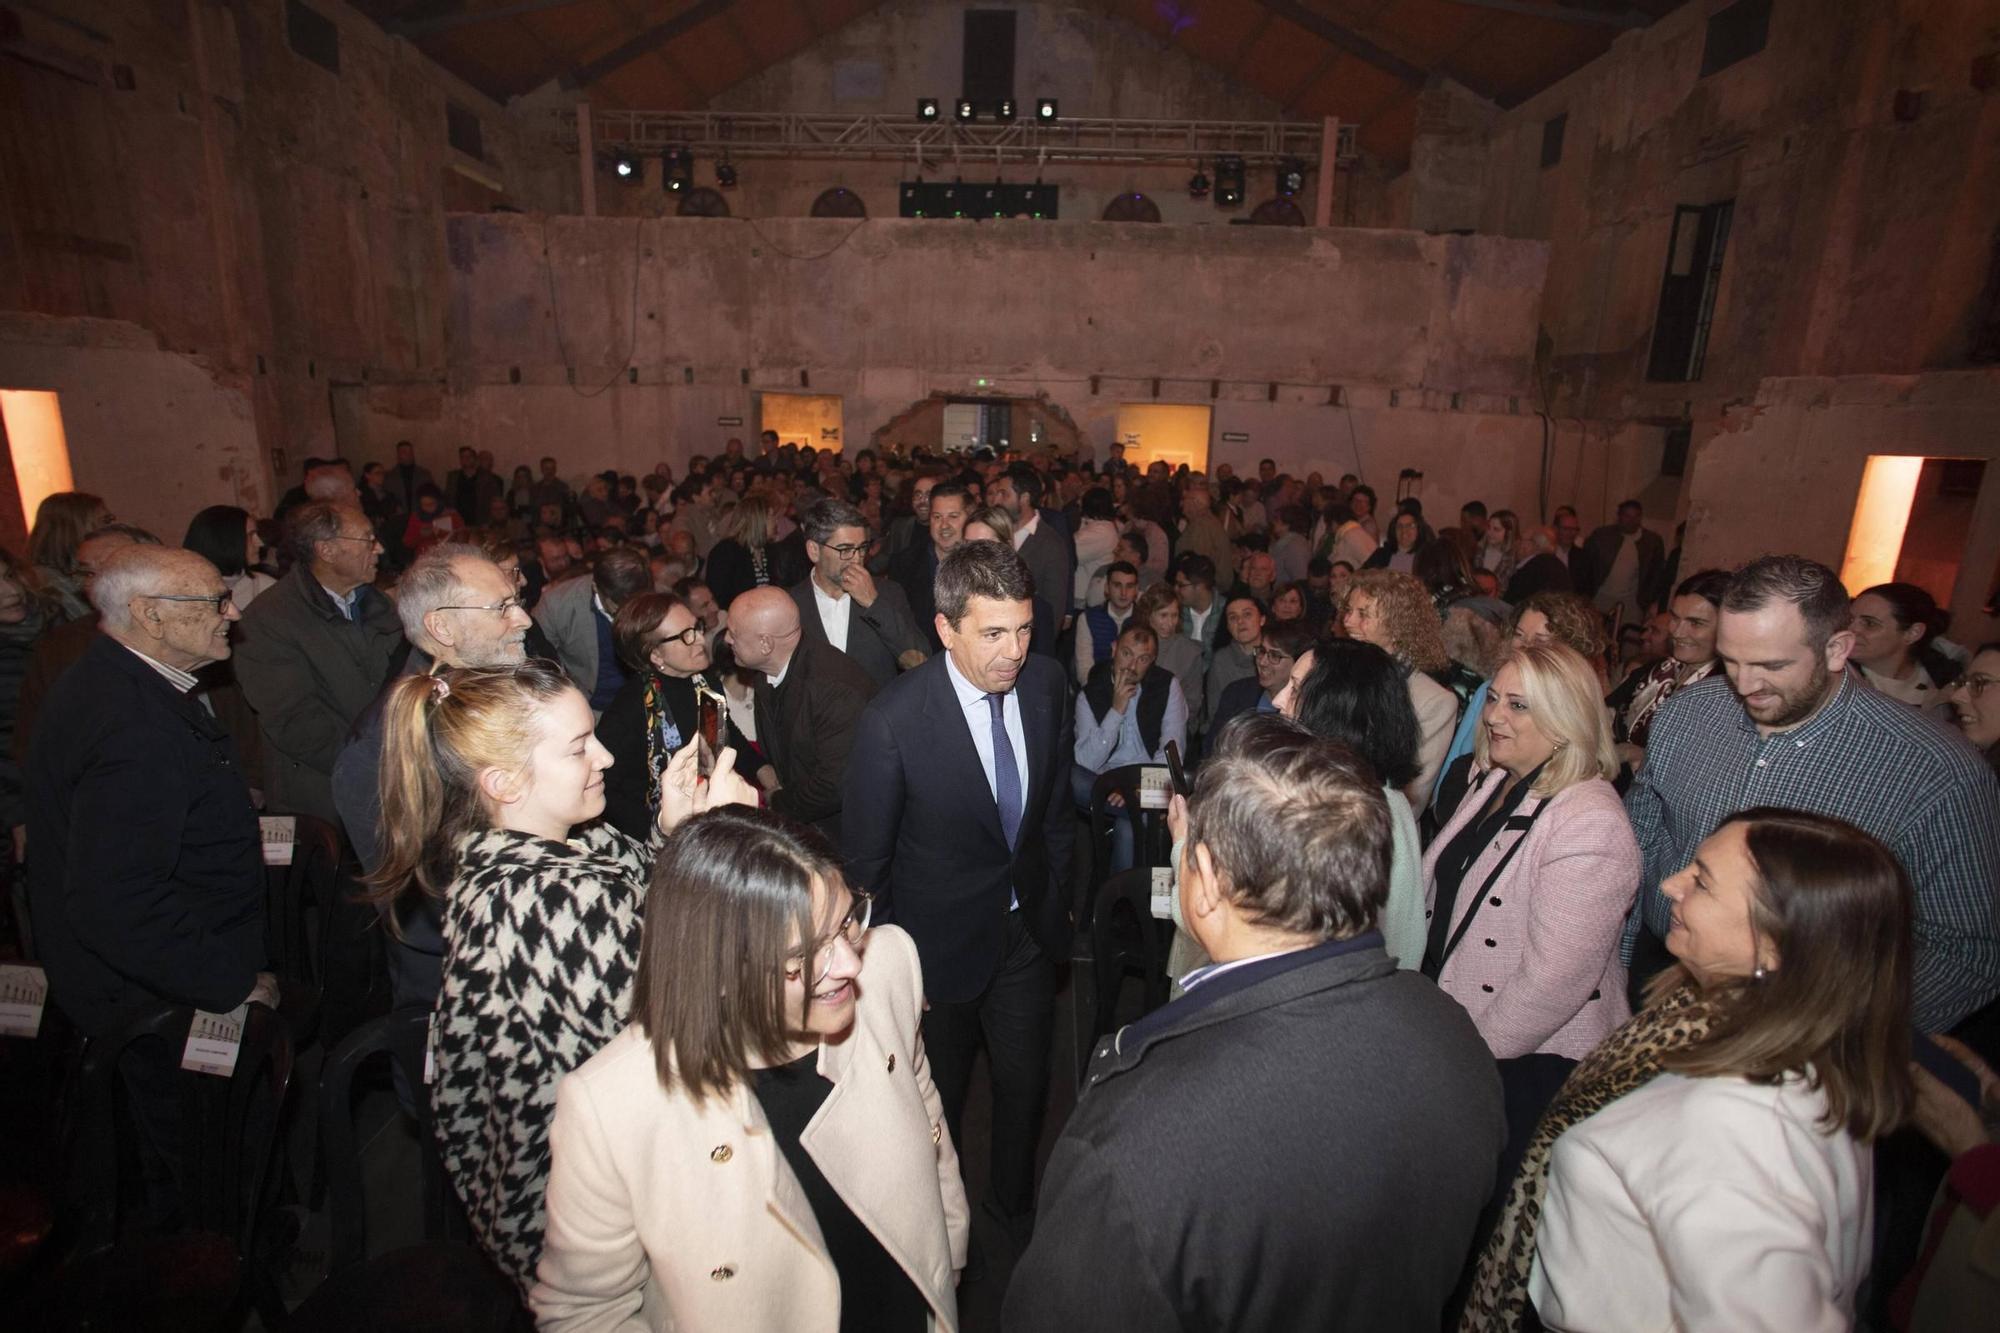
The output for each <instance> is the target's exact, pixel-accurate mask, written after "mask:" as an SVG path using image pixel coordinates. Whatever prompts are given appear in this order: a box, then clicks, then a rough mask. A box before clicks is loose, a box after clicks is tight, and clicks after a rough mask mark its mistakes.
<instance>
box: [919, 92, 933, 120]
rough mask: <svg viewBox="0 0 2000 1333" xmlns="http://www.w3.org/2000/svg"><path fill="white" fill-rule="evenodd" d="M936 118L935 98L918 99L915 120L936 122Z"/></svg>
mask: <svg viewBox="0 0 2000 1333" xmlns="http://www.w3.org/2000/svg"><path fill="white" fill-rule="evenodd" d="M937 118H938V100H937V98H935V97H919V98H918V99H917V119H918V120H936V119H937Z"/></svg>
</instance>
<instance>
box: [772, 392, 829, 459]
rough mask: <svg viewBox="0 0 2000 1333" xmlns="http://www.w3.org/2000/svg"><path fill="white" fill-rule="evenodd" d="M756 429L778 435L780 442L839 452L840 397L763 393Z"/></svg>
mask: <svg viewBox="0 0 2000 1333" xmlns="http://www.w3.org/2000/svg"><path fill="white" fill-rule="evenodd" d="M757 428H758V429H759V430H772V431H776V432H777V433H778V443H779V444H781V445H785V444H793V445H797V446H799V447H800V448H805V447H806V446H808V445H810V446H812V447H813V448H814V449H818V450H822V451H827V450H831V451H832V452H834V453H839V452H840V449H841V433H840V432H841V420H840V395H839V394H830V393H762V394H759V395H758V396H757Z"/></svg>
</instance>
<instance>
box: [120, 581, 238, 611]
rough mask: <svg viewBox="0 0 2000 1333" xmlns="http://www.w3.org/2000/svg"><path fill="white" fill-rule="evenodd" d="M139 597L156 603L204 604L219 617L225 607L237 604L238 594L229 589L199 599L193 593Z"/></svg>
mask: <svg viewBox="0 0 2000 1333" xmlns="http://www.w3.org/2000/svg"><path fill="white" fill-rule="evenodd" d="M139 595H140V596H141V597H146V598H150V599H151V600H153V601H155V602H203V603H206V604H207V606H208V607H209V609H210V610H212V611H213V612H214V613H215V614H216V615H218V616H219V615H222V614H223V608H224V607H228V606H234V605H235V604H236V594H235V593H233V592H231V591H229V589H227V588H224V589H223V590H222V591H221V592H219V593H217V594H215V596H213V597H197V596H196V595H195V594H193V593H191V592H142V593H140V594H139Z"/></svg>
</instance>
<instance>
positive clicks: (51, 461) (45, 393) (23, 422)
mask: <svg viewBox="0 0 2000 1333" xmlns="http://www.w3.org/2000/svg"><path fill="white" fill-rule="evenodd" d="M0 429H4V432H5V443H6V446H7V447H6V460H7V467H8V470H9V471H10V472H11V473H12V474H13V484H12V485H4V484H0V543H4V544H5V545H6V546H7V547H8V549H10V550H14V551H19V552H22V553H24V554H25V552H26V551H27V543H28V529H29V527H30V526H31V525H32V524H33V522H34V519H35V511H36V510H37V509H39V508H40V507H41V504H42V501H43V500H44V499H46V498H47V497H48V496H50V495H53V494H55V493H56V492H57V491H70V490H75V489H76V483H75V481H74V479H73V478H72V477H71V475H70V467H69V440H68V437H67V436H65V435H64V434H63V422H62V404H61V403H60V402H59V401H57V398H56V395H55V393H54V392H53V391H51V390H47V389H0ZM4 481H5V479H4V478H0V482H4Z"/></svg>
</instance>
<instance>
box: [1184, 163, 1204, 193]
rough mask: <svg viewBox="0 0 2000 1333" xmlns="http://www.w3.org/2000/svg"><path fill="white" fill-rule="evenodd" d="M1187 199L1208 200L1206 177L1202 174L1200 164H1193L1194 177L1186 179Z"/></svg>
mask: <svg viewBox="0 0 2000 1333" xmlns="http://www.w3.org/2000/svg"><path fill="white" fill-rule="evenodd" d="M1188 198H1190V199H1206V198H1208V177H1206V176H1204V175H1203V174H1202V172H1201V164H1200V163H1196V164H1195V168H1194V175H1192V176H1190V177H1188Z"/></svg>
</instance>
